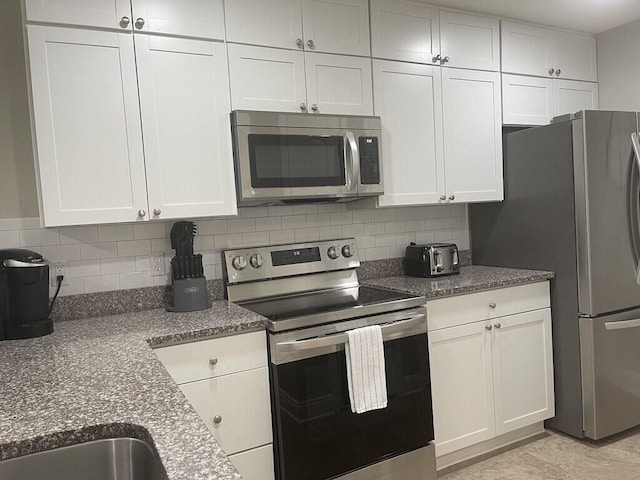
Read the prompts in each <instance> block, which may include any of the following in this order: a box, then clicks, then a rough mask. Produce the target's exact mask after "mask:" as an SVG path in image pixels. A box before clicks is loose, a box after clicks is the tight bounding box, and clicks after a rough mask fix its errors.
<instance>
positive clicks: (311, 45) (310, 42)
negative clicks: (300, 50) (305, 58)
mask: <svg viewBox="0 0 640 480" xmlns="http://www.w3.org/2000/svg"><path fill="white" fill-rule="evenodd" d="M307 45H308V46H309V48H316V44H315V43H314V42H313V40H309V41H308V42H307Z"/></svg>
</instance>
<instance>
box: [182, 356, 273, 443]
mask: <svg viewBox="0 0 640 480" xmlns="http://www.w3.org/2000/svg"><path fill="white" fill-rule="evenodd" d="M180 390H182V393H184V395H185V397H187V400H189V403H190V404H191V405H192V406H193V408H194V409H195V410H196V412H198V415H200V417H201V418H202V420H203V421H204V423H205V425H206V426H207V428H209V430H211V432H212V433H213V434H214V435H215V437H216V440H218V443H219V444H220V446H221V447H222V449H223V450H224V452H225V453H226V454H227V455H232V454H234V453H237V452H242V451H243V450H249V449H250V448H254V447H258V446H261V445H266V444H267V443H271V441H272V435H271V402H270V399H269V372H268V370H267V367H262V368H257V369H254V370H248V371H246V372H240V373H234V374H232V375H223V376H221V377H216V378H210V379H208V380H200V381H198V382H193V383H186V384H184V385H180ZM216 416H219V417H220V418H219V419H218V420H220V421H219V422H218V423H214V417H216Z"/></svg>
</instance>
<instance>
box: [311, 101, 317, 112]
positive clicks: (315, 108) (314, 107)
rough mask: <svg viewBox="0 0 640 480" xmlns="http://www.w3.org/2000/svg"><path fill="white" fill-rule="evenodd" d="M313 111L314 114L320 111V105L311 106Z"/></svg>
mask: <svg viewBox="0 0 640 480" xmlns="http://www.w3.org/2000/svg"><path fill="white" fill-rule="evenodd" d="M311 110H313V111H314V112H317V111H318V105H316V104H315V103H314V104H313V105H311Z"/></svg>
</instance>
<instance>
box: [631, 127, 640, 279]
mask: <svg viewBox="0 0 640 480" xmlns="http://www.w3.org/2000/svg"><path fill="white" fill-rule="evenodd" d="M631 148H632V152H631V155H632V156H633V157H634V159H635V162H634V163H635V165H636V167H637V169H638V175H639V176H640V140H638V134H637V132H633V133H631ZM639 183H640V181H639ZM631 190H632V191H630V199H629V200H630V202H631V205H630V207H631V208H630V210H629V211H630V212H638V205H637V204H638V196H637V191H635V192H634V191H633V190H634V189H631ZM632 215H633V213H632ZM636 215H637V214H636ZM629 228H630V229H631V235H632V242H633V245H634V249H633V250H634V252H635V254H634V256H635V257H636V258H635V262H634V263H635V268H636V283H637V284H638V285H640V255H639V253H640V252H638V247H640V231H639V230H640V222H638V221H637V220H634V219H633V218H630V219H629Z"/></svg>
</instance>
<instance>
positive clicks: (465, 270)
mask: <svg viewBox="0 0 640 480" xmlns="http://www.w3.org/2000/svg"><path fill="white" fill-rule="evenodd" d="M554 276H555V274H554V273H553V272H548V271H544V270H522V269H516V268H503V267H485V266H482V265H469V266H467V267H460V274H459V275H448V276H444V277H435V278H416V277H408V276H406V275H401V276H395V277H383V278H375V279H369V280H364V281H362V282H361V283H363V284H365V285H375V286H378V287H384V288H390V289H392V290H399V291H402V292H407V293H412V294H414V295H423V296H425V297H426V298H427V299H429V298H438V297H448V296H451V295H459V294H462V293H471V292H477V291H480V290H490V289H492V288H501V287H512V286H515V285H522V284H525V283H532V282H541V281H543V280H549V279H552V278H554Z"/></svg>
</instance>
